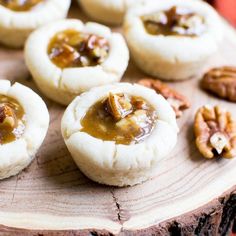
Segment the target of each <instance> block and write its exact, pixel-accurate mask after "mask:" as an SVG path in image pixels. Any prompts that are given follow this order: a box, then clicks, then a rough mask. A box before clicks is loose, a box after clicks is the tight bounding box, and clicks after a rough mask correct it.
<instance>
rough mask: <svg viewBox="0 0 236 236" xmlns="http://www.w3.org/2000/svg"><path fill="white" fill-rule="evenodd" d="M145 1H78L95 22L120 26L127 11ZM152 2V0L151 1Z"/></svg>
mask: <svg viewBox="0 0 236 236" xmlns="http://www.w3.org/2000/svg"><path fill="white" fill-rule="evenodd" d="M144 1H145V0H77V2H78V3H79V4H80V6H81V7H82V9H83V10H84V12H85V13H86V14H87V15H88V16H90V17H91V18H92V19H94V20H95V21H99V22H101V23H104V24H108V25H120V24H122V22H123V20H124V16H125V13H126V11H127V10H128V9H129V8H130V7H132V6H135V5H137V4H141V3H142V2H144ZM149 1H152V0H149Z"/></svg>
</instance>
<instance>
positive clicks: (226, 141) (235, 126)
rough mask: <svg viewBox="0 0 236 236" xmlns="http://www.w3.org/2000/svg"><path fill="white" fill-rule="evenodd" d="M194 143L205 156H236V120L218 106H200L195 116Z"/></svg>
mask: <svg viewBox="0 0 236 236" xmlns="http://www.w3.org/2000/svg"><path fill="white" fill-rule="evenodd" d="M194 130H195V136H196V145H197V148H198V149H199V151H200V153H201V154H202V155H203V156H204V157H206V158H209V159H211V158H214V157H218V156H220V157H224V158H233V157H235V156H236V121H234V120H233V118H232V115H231V113H229V112H227V111H224V110H223V109H221V108H220V107H219V106H215V107H208V106H204V107H202V108H200V109H199V110H198V112H197V114H196V116H195V123H194Z"/></svg>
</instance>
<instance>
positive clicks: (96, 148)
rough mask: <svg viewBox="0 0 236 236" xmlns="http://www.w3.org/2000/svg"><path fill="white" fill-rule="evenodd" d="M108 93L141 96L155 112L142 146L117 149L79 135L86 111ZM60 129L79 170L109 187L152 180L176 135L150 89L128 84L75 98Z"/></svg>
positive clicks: (168, 111)
mask: <svg viewBox="0 0 236 236" xmlns="http://www.w3.org/2000/svg"><path fill="white" fill-rule="evenodd" d="M109 92H113V93H127V94H130V95H133V96H141V97H143V98H144V99H146V100H147V101H148V102H149V103H150V104H151V105H152V106H153V107H154V108H155V109H156V111H157V116H158V120H157V122H156V124H155V127H154V129H153V132H152V133H151V134H150V136H149V137H147V138H146V139H145V140H144V141H143V142H142V143H139V144H132V145H117V144H116V143H115V142H113V141H103V140H101V139H97V138H94V137H92V136H90V135H89V134H87V133H85V132H81V131H80V130H81V128H82V126H81V122H80V121H81V119H82V118H83V117H84V115H85V114H86V112H87V111H88V109H89V108H90V107H91V106H92V105H93V104H95V103H96V102H97V101H99V100H100V99H102V98H104V97H106V96H107V95H108V94H109ZM61 129H62V135H63V137H64V140H65V143H66V145H67V147H68V149H69V151H70V153H71V155H72V157H73V159H74V161H75V162H76V164H77V165H78V167H79V168H80V170H81V171H82V172H83V173H84V174H85V175H86V176H88V177H89V178H90V179H92V180H94V181H96V182H99V183H102V184H107V185H113V186H131V185H135V184H138V183H141V182H143V181H145V180H147V179H149V178H152V177H153V176H155V174H156V172H155V169H156V167H157V166H158V163H159V161H160V160H161V159H162V158H164V157H166V155H168V154H169V153H170V152H171V150H172V149H173V148H174V146H175V144H176V141H177V133H178V127H177V124H176V118H175V113H174V111H173V109H172V108H171V107H170V105H169V104H168V102H167V101H166V100H165V99H164V98H163V97H162V96H161V95H157V94H156V93H155V92H154V91H153V90H151V89H148V88H145V87H143V86H140V85H132V84H129V83H120V84H114V85H106V86H101V87H98V88H94V89H92V90H90V91H89V92H87V93H84V94H82V95H81V96H79V97H77V98H75V100H74V101H73V102H72V103H71V104H70V105H69V107H68V108H67V110H66V111H65V114H64V116H63V118H62V123H61Z"/></svg>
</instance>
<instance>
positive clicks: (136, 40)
mask: <svg viewBox="0 0 236 236" xmlns="http://www.w3.org/2000/svg"><path fill="white" fill-rule="evenodd" d="M173 6H180V7H185V8H188V9H190V10H192V11H193V12H196V13H197V14H200V15H201V16H203V17H204V18H205V24H206V32H204V33H203V34H202V35H201V36H196V37H186V36H163V35H151V34H148V33H147V32H146V30H145V27H144V25H143V22H142V20H141V18H140V17H141V16H143V15H145V14H150V13H154V12H157V11H162V10H168V9H170V8H171V7H173ZM124 34H125V36H126V39H127V42H128V45H129V48H130V50H131V54H132V58H133V60H134V61H135V62H136V64H137V65H138V67H139V68H140V69H142V70H143V71H144V72H146V73H147V74H149V75H152V76H154V77H159V78H162V79H168V80H184V79H188V78H191V77H193V76H195V75H197V74H198V73H199V71H200V70H201V69H202V67H203V66H204V64H205V63H206V62H207V60H208V59H209V58H210V57H212V56H214V55H215V53H216V52H217V50H218V46H219V43H220V42H221V41H222V39H223V26H222V21H221V19H220V17H219V16H218V14H217V13H216V11H215V10H214V9H213V8H212V7H210V6H209V5H208V4H207V3H205V2H202V1H195V0H188V1H185V0H166V1H162V0H155V1H147V2H146V4H144V5H143V6H142V7H135V8H131V9H130V10H129V11H128V12H127V15H126V17H125V22H124Z"/></svg>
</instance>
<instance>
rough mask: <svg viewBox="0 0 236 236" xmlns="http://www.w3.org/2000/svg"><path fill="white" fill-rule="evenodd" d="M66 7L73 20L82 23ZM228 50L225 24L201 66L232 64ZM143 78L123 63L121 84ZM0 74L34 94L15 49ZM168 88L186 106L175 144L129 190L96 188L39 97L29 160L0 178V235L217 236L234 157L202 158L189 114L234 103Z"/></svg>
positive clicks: (58, 112)
mask: <svg viewBox="0 0 236 236" xmlns="http://www.w3.org/2000/svg"><path fill="white" fill-rule="evenodd" d="M73 8H74V10H73V12H72V13H71V15H72V16H73V17H82V18H83V19H85V20H86V18H84V17H83V16H82V15H81V13H80V12H79V9H77V8H76V6H73ZM116 30H117V29H116ZM118 30H119V29H118ZM235 51H236V33H235V32H234V31H233V29H231V28H230V27H229V26H228V25H227V26H226V27H225V39H224V42H223V43H222V45H221V47H220V49H219V53H218V56H217V57H216V58H214V60H213V61H211V62H210V63H209V64H208V65H206V69H207V68H208V67H211V66H213V65H225V64H227V65H228V64H229V65H236V54H235ZM143 76H145V75H144V74H142V73H141V72H140V71H139V70H138V69H137V68H136V67H135V66H134V65H133V64H132V62H131V63H130V65H129V68H128V70H127V72H126V74H125V77H124V79H123V81H130V82H135V81H137V80H138V79H140V78H142V77H143ZM0 78H1V79H9V80H11V81H13V82H15V81H17V82H20V83H23V84H25V85H27V86H30V87H31V88H33V89H34V90H35V91H36V92H38V93H39V94H40V92H39V91H38V90H37V88H36V86H35V85H34V82H33V81H32V79H31V77H30V75H29V73H28V71H27V69H26V67H25V64H24V60H23V56H22V52H21V51H16V50H10V49H6V48H3V47H2V48H0ZM171 86H173V87H175V88H176V89H178V90H179V91H181V92H182V93H183V94H185V95H186V96H187V97H188V98H189V99H190V100H191V103H192V107H191V109H189V110H188V111H187V112H186V113H185V114H184V116H183V117H182V118H181V119H179V121H178V124H179V127H180V134H179V140H178V144H177V146H176V148H175V150H174V151H173V152H172V153H171V155H169V156H168V157H167V158H165V159H164V160H162V161H161V162H160V164H159V168H158V171H157V175H156V177H155V178H154V179H152V180H150V181H147V182H145V183H143V184H142V185H137V186H135V187H130V188H111V187H106V186H102V185H98V184H96V183H93V182H91V181H90V180H88V179H87V178H86V177H85V176H83V174H82V173H81V172H80V171H79V170H78V169H77V167H76V165H75V164H74V162H73V160H72V158H71V156H70V154H69V152H68V151H67V148H66V146H65V144H64V142H63V140H62V136H61V133H60V119H61V116H62V114H63V112H64V109H65V108H64V107H62V106H60V105H58V104H56V103H54V102H51V101H49V100H47V99H46V98H45V97H43V98H44V100H45V101H46V102H47V105H48V108H49V110H50V115H51V124H50V129H49V132H48V135H47V138H46V140H45V142H44V144H43V146H42V148H41V149H40V151H39V152H38V154H37V157H36V159H35V160H34V161H33V163H32V164H31V165H30V166H29V167H28V168H27V169H25V170H24V171H23V172H22V173H20V174H19V175H18V176H16V177H12V178H10V179H7V180H4V181H1V182H0V225H1V226H0V235H77V234H83V235H106V234H109V233H112V234H119V233H120V234H122V235H123V234H128V235H130V234H139V235H150V234H151V233H153V234H155V235H168V234H170V235H193V234H195V235H203V234H204V233H209V232H211V233H212V234H208V235H217V234H219V235H221V234H222V235H224V233H226V232H227V231H228V230H229V229H230V228H231V227H232V222H233V220H234V219H235V217H236V215H235V212H236V210H235V208H236V158H235V159H232V160H223V159H215V160H205V159H204V158H203V157H202V156H201V155H200V154H199V152H198V151H197V149H196V147H195V144H194V135H193V117H194V114H195V112H196V110H197V109H198V108H199V107H200V106H202V105H205V104H212V105H215V104H220V105H222V106H224V107H226V108H227V109H229V110H230V111H231V112H232V113H234V115H235V117H236V105H235V104H233V103H229V102H225V101H223V100H219V99H217V98H215V97H213V96H210V95H208V94H206V93H205V92H204V91H201V90H200V88H199V80H198V78H196V79H193V80H190V81H185V82H179V83H172V84H171ZM0 158H1V157H0ZM143 158H145V157H143Z"/></svg>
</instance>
